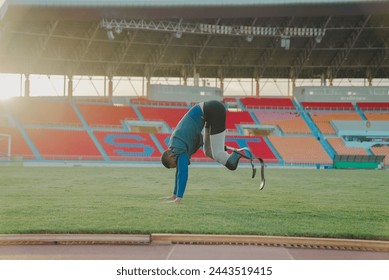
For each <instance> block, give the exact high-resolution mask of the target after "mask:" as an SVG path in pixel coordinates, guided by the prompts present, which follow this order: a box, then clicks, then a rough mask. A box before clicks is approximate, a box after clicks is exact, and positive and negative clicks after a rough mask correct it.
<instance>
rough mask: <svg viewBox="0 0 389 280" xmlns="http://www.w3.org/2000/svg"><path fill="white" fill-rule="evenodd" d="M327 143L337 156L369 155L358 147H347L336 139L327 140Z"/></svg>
mask: <svg viewBox="0 0 389 280" xmlns="http://www.w3.org/2000/svg"><path fill="white" fill-rule="evenodd" d="M327 141H328V143H330V145H331V146H332V148H334V150H335V151H336V153H337V154H338V155H356V156H359V155H369V154H368V152H367V151H366V149H364V148H360V147H347V146H346V144H345V143H344V142H343V140H342V139H340V138H338V137H334V138H327Z"/></svg>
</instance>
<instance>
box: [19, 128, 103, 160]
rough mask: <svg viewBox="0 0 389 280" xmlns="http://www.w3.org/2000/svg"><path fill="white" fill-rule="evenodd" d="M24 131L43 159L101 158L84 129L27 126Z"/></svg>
mask: <svg viewBox="0 0 389 280" xmlns="http://www.w3.org/2000/svg"><path fill="white" fill-rule="evenodd" d="M26 132H27V134H28V136H29V137H30V139H31V141H32V142H33V143H34V145H35V147H36V148H37V150H38V152H39V153H40V155H41V156H42V158H43V159H47V160H56V159H69V160H102V159H103V157H102V155H101V154H100V152H99V150H98V149H97V147H96V145H95V144H94V143H93V141H92V139H91V138H90V137H89V135H88V133H87V132H86V131H83V130H60V129H48V128H39V129H38V128H27V129H26Z"/></svg>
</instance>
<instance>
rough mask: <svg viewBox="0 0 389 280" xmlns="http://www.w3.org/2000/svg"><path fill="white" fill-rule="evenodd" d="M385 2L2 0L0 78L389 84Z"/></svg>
mask: <svg viewBox="0 0 389 280" xmlns="http://www.w3.org/2000/svg"><path fill="white" fill-rule="evenodd" d="M388 53H389V1H387V0H381V1H380V0H371V1H358V0H349V1H347V0H343V1H342V0H337V1H335V0H327V1H320V0H316V1H303V0H300V1H298V0H262V1H260V0H251V1H250V0H235V1H233V0H224V1H222V0H219V1H216V0H214V1H206V0H193V1H174V0H170V1H168V0H160V1H151V0H150V1H147V0H144V1H136V0H133V1H129V0H128V1H119V0H113V1H93V0H91V1H82V0H69V1H54V0H52V1H44V0H40V1H39V0H35V1H34V0H30V1H28V0H0V72H2V73H23V74H47V75H68V76H75V75H87V76H109V77H112V76H145V77H192V76H193V75H194V73H196V74H198V75H200V77H218V78H229V77H232V78H292V79H298V78H310V79H311V78H319V77H321V78H328V79H333V78H367V79H373V78H388V77H389V55H388Z"/></svg>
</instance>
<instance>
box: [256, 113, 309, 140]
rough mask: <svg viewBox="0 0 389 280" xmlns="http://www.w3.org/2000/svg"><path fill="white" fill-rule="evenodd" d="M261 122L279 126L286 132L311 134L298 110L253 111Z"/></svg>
mask: <svg viewBox="0 0 389 280" xmlns="http://www.w3.org/2000/svg"><path fill="white" fill-rule="evenodd" d="M253 112H254V114H255V116H256V117H257V119H258V120H259V122H260V124H264V125H275V126H278V127H279V128H280V129H281V131H282V132H283V133H285V134H310V133H311V131H310V129H309V127H308V126H307V124H306V123H305V121H304V120H303V119H302V117H301V116H300V114H299V113H297V112H296V111H268V110H254V111H253Z"/></svg>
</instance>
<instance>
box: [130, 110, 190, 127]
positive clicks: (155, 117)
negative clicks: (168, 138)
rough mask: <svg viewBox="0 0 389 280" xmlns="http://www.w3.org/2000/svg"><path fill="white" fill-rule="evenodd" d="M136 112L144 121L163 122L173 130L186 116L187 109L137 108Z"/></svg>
mask: <svg viewBox="0 0 389 280" xmlns="http://www.w3.org/2000/svg"><path fill="white" fill-rule="evenodd" d="M138 110H139V112H140V113H141V114H142V116H143V118H144V119H145V120H146V121H165V122H166V123H167V124H168V125H169V126H170V128H172V129H173V128H175V127H176V125H177V124H178V122H179V121H180V120H181V118H182V117H183V116H184V115H185V114H186V112H187V111H188V108H165V107H153V106H138Z"/></svg>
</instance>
